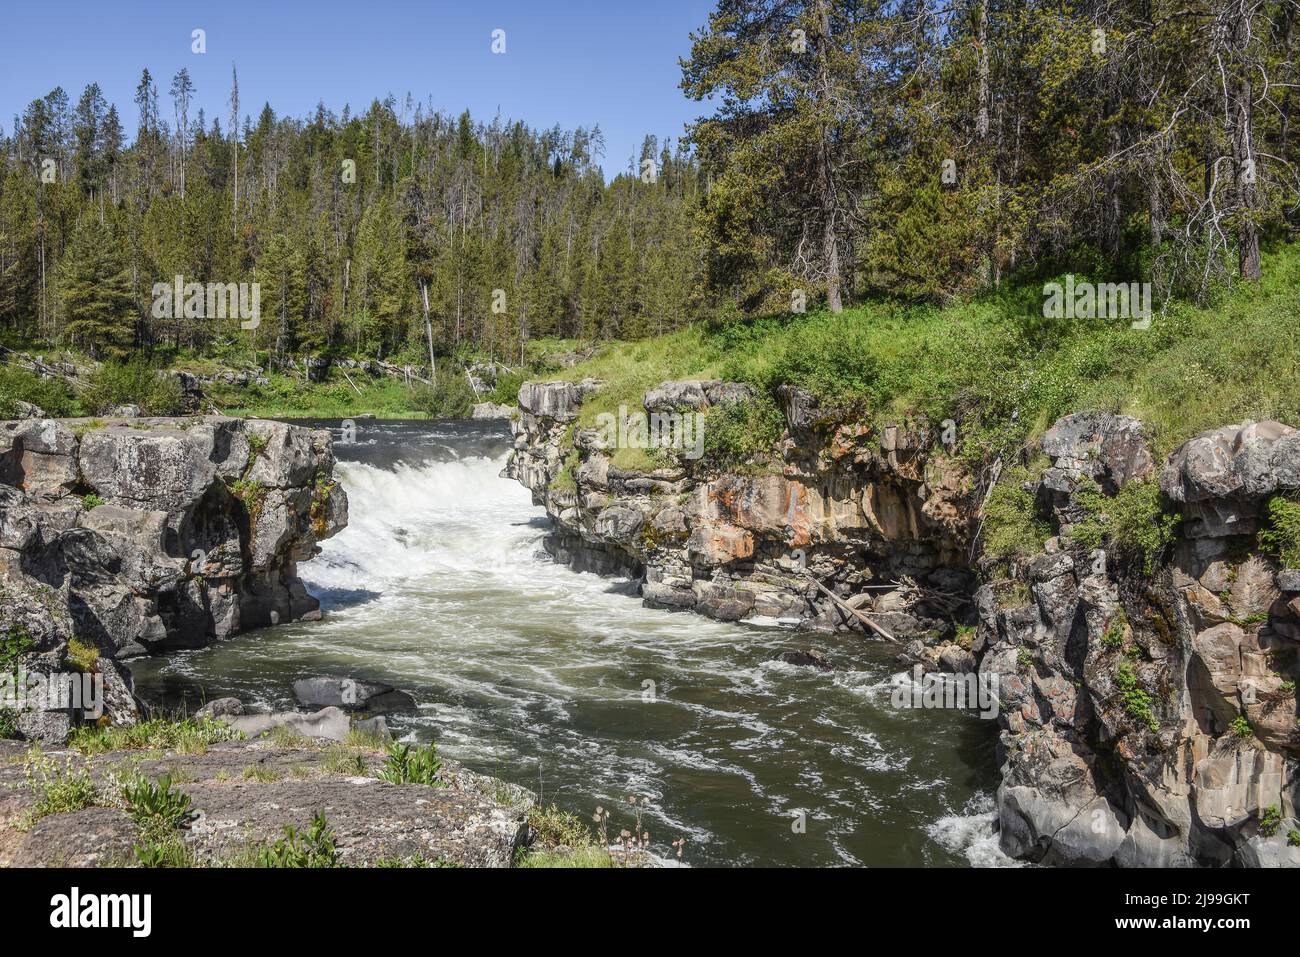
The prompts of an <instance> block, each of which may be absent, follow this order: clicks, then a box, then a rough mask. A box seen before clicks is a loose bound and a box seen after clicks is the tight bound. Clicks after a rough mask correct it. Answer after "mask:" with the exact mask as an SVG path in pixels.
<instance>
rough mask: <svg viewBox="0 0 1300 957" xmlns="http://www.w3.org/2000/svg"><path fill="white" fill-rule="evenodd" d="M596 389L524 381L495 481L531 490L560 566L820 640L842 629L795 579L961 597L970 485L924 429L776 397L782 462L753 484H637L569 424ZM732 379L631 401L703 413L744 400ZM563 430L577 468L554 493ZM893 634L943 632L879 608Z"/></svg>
mask: <svg viewBox="0 0 1300 957" xmlns="http://www.w3.org/2000/svg"><path fill="white" fill-rule="evenodd" d="M596 388H599V383H596V382H592V381H586V382H582V383H577V384H574V383H567V382H558V383H530V384H526V385H525V386H524V387H523V388H522V389H521V390H520V393H519V400H520V407H521V409H522V414H521V415H520V416H518V417H517V418H516V419H514V420H513V421H512V428H513V430H514V432H515V453H514V454H513V455H512V456H511V458H510V460H509V462H508V464H507V466H506V470H505V475H506V476H508V477H511V478H515V479H517V480H518V481H520V482H521V483H523V484H524V485H525V486H527V487H528V488H529V489H531V490H532V493H533V500H534V502H536V503H537V504H539V505H543V506H545V508H546V511H547V514H548V515H549V516H550V517H551V519H552V520H553V522H554V523H555V525H554V531H553V532H552V534H551V535H550V537H549V539H548V543H547V547H548V548H549V549H550V550H551V552H552V553H553V554H554V555H556V556H557V557H558V558H560V559H561V560H565V561H570V562H572V563H574V564H577V565H579V566H580V567H585V568H591V569H593V570H598V571H615V570H621V571H625V572H630V573H632V574H640V575H642V577H643V585H642V594H643V596H644V598H645V600H646V602H647V603H649V604H653V605H658V606H663V607H669V608H690V609H694V610H696V611H699V612H701V613H703V614H706V615H710V616H712V617H715V618H721V619H726V620H739V619H753V618H765V619H779V620H783V621H788V622H791V623H793V622H800V621H802V622H805V623H811V624H812V625H814V626H815V627H819V628H826V629H832V628H835V627H838V626H841V625H843V624H845V623H846V622H848V621H851V620H852V617H851V615H849V614H847V613H846V612H844V611H843V610H842V609H840V608H837V607H836V606H833V605H831V606H829V607H822V604H821V602H820V601H819V600H818V597H817V596H818V592H817V589H816V587H815V586H813V585H812V584H811V582H810V581H809V578H808V573H812V574H814V575H816V577H818V578H819V579H826V578H827V577H828V576H832V577H834V579H835V581H836V583H837V585H838V587H839V588H840V589H841V590H842V591H844V592H845V593H846V594H851V593H853V592H856V591H858V590H860V589H861V588H863V587H866V586H874V585H876V584H878V583H879V582H880V581H893V580H896V579H897V578H898V577H899V576H905V577H907V578H910V579H913V580H916V581H917V582H918V584H919V585H921V586H923V590H925V591H927V592H929V593H932V594H940V593H945V594H946V593H950V592H953V591H954V590H957V589H961V588H963V587H966V586H970V587H972V588H973V581H974V580H973V577H972V576H971V575H970V572H969V570H968V568H967V562H966V560H965V550H966V548H967V547H968V542H969V539H970V536H971V534H972V531H973V527H974V526H973V525H972V522H971V515H970V509H968V508H965V507H964V506H963V503H964V502H965V501H966V500H967V499H968V498H969V485H970V483H969V480H968V479H967V478H966V477H965V476H964V474H963V473H962V472H961V470H960V469H958V468H957V467H956V466H955V464H954V463H952V462H950V461H949V460H947V459H946V458H945V457H944V456H943V455H935V454H932V453H930V452H929V449H928V445H929V437H928V435H927V433H926V432H925V431H924V430H917V429H908V428H904V427H893V426H891V427H886V428H885V429H883V430H881V431H879V432H876V431H873V430H871V429H869V428H867V427H865V426H859V425H848V426H841V427H838V428H837V427H834V426H830V425H829V424H828V423H827V422H826V421H824V417H825V413H823V412H822V411H821V410H820V409H818V407H817V405H816V403H815V401H814V400H813V399H812V397H811V396H810V395H809V394H807V393H804V392H802V391H799V390H786V391H785V393H784V394H783V403H784V406H785V414H786V419H787V422H788V424H789V435H788V438H787V439H786V441H785V442H783V443H782V448H781V450H780V453H781V454H780V458H779V460H778V461H774V462H773V463H772V465H771V467H770V468H767V469H765V470H763V471H761V472H755V473H754V474H729V473H723V474H721V475H710V474H708V473H707V472H705V471H704V470H702V469H698V468H695V466H694V464H693V463H691V462H689V461H680V462H679V463H677V464H673V465H670V466H667V467H664V468H659V469H655V470H652V471H648V472H641V471H626V470H622V469H619V468H617V467H615V465H614V464H613V462H612V456H613V451H614V450H613V449H610V448H606V447H603V446H602V438H603V437H602V436H601V434H600V430H598V429H591V428H574V427H573V423H574V420H575V419H576V418H577V415H578V407H579V405H580V403H581V401H582V399H583V398H584V396H585V395H587V394H589V393H590V392H591V391H593V390H594V389H596ZM748 396H749V387H748V386H744V385H740V384H736V383H720V382H672V383H664V384H663V385H662V386H660V387H659V388H657V389H654V390H651V392H649V393H647V394H646V397H645V411H646V413H647V414H654V413H667V412H670V411H673V410H680V409H683V408H685V409H688V410H694V411H699V410H707V409H708V408H709V407H710V406H712V405H721V404H726V403H727V402H739V401H745V400H746V399H747V398H748ZM571 428H573V443H574V445H575V447H576V448H577V450H578V452H579V455H580V464H579V465H578V466H577V468H576V469H574V470H573V473H572V474H573V478H574V480H575V481H573V482H572V483H569V484H566V483H557V482H556V481H555V479H556V477H557V475H558V474H559V473H560V471H561V469H562V467H563V466H564V463H563V462H562V457H563V454H564V453H563V450H562V444H563V442H564V440H565V436H566V435H567V433H568V432H569V430H570V429H571ZM880 611H881V616H880V620H881V621H882V623H883V624H885V625H886V627H889V628H891V629H892V630H893V631H894V632H896V633H897V635H898V636H899V637H900V638H915V637H920V636H927V637H928V638H929V639H931V640H933V639H937V638H939V637H941V636H944V635H949V634H951V633H952V630H953V626H952V623H951V621H949V620H948V616H947V615H946V614H940V611H941V609H940V608H938V607H935V605H934V604H933V603H931V602H927V601H920V602H915V603H911V604H910V606H909V607H907V608H904V607H903V606H902V605H901V604H898V605H896V607H894V608H891V609H880Z"/></svg>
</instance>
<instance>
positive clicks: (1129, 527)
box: [1070, 480, 1181, 575]
mask: <svg viewBox="0 0 1300 957" xmlns="http://www.w3.org/2000/svg"><path fill="white" fill-rule="evenodd" d="M1076 497H1077V501H1078V503H1079V504H1080V505H1081V506H1082V507H1083V509H1084V511H1085V512H1086V513H1087V516H1086V518H1084V519H1083V520H1082V521H1079V522H1076V523H1075V524H1074V525H1073V526H1071V529H1070V534H1071V535H1072V536H1073V538H1074V539H1075V541H1077V542H1079V543H1080V544H1081V545H1083V546H1084V547H1085V548H1087V549H1089V550H1092V549H1096V548H1101V547H1102V545H1103V544H1104V543H1105V542H1110V543H1111V545H1113V546H1114V547H1115V548H1116V549H1118V550H1119V551H1120V552H1122V553H1125V554H1129V555H1133V556H1135V557H1136V558H1138V559H1139V560H1140V561H1141V562H1142V566H1143V570H1144V571H1145V572H1146V574H1148V575H1149V574H1151V572H1152V570H1153V568H1154V567H1155V563H1156V562H1157V561H1158V560H1159V558H1160V555H1161V554H1162V553H1163V552H1164V550H1165V549H1166V548H1167V547H1168V546H1169V544H1170V543H1171V542H1172V541H1173V540H1174V536H1175V534H1176V533H1177V531H1178V526H1179V524H1180V523H1181V519H1180V518H1179V517H1178V516H1177V515H1175V514H1174V513H1173V512H1172V511H1170V510H1169V509H1168V508H1167V506H1166V503H1165V501H1164V496H1163V495H1161V494H1160V486H1159V485H1158V484H1157V483H1156V482H1154V481H1146V482H1129V483H1128V484H1127V485H1125V486H1124V487H1123V488H1121V489H1120V490H1119V491H1118V492H1117V493H1116V494H1115V495H1113V496H1110V497H1107V496H1106V495H1105V494H1104V493H1103V492H1102V490H1101V488H1100V487H1099V486H1098V485H1097V483H1096V482H1093V481H1091V480H1088V481H1084V482H1080V484H1079V488H1078V490H1077V496H1076Z"/></svg>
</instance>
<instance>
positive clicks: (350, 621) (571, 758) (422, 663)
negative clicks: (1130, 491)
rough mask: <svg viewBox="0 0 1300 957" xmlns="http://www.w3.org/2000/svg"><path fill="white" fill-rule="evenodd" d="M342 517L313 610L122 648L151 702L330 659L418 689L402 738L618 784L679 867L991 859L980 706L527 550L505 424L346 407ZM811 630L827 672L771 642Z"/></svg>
mask: <svg viewBox="0 0 1300 957" xmlns="http://www.w3.org/2000/svg"><path fill="white" fill-rule="evenodd" d="M310 424H313V425H316V426H320V427H323V426H325V425H329V426H331V427H333V428H334V431H335V438H336V445H335V452H336V454H337V456H338V459H339V467H338V476H339V478H340V480H341V482H342V484H343V486H344V487H345V488H346V489H347V492H348V497H349V500H350V506H351V509H350V511H351V523H350V525H349V527H348V528H347V529H346V530H344V531H343V532H342V533H340V534H339V535H338V536H336V537H335V538H333V539H331V540H329V541H327V542H325V543H324V546H323V548H324V551H323V553H322V554H321V555H320V556H318V557H317V558H315V559H313V560H312V561H310V562H307V563H304V564H303V565H301V566H300V574H301V575H302V577H303V579H304V581H305V582H306V584H307V588H308V590H309V591H311V592H312V594H314V595H316V596H317V597H318V598H319V599H320V600H321V602H322V607H323V610H324V613H325V614H324V618H323V620H321V621H318V622H300V623H296V624H291V625H284V626H279V627H275V628H267V629H263V630H260V631H256V632H250V633H248V634H244V635H241V636H238V637H236V638H232V639H230V640H227V641H224V642H220V643H218V644H216V645H213V646H211V647H208V648H205V649H201V650H198V651H189V652H181V653H175V654H172V655H169V656H165V657H157V658H151V659H144V660H136V661H133V662H132V663H131V666H132V671H133V673H134V674H135V676H136V684H137V690H138V692H139V693H140V694H141V695H142V697H144V698H145V700H147V701H151V702H156V703H165V704H168V705H172V706H175V705H177V704H179V703H182V702H184V703H186V704H187V705H188V706H189V707H191V708H193V707H196V706H197V705H198V704H199V703H200V702H201V701H202V700H204V699H212V698H215V697H221V696H224V695H234V696H237V697H239V698H241V699H243V700H244V701H245V702H246V703H251V704H254V705H257V706H259V707H263V708H275V709H288V708H292V707H294V702H293V698H292V693H291V685H292V683H293V681H294V680H296V679H298V678H300V677H305V676H309V675H317V674H345V675H349V676H352V677H358V678H373V679H379V680H384V681H387V682H389V683H390V684H393V685H396V686H397V687H398V688H401V689H403V690H406V691H408V692H410V693H411V694H413V695H414V696H415V698H416V700H417V701H418V703H419V706H420V707H419V711H418V713H416V714H414V715H410V716H396V717H390V719H389V724H390V727H391V728H392V729H393V730H394V732H395V733H396V734H398V735H399V736H403V737H406V738H408V739H414V740H419V741H427V740H434V739H436V740H437V742H438V745H439V748H440V750H441V751H442V753H443V754H445V755H447V756H449V757H452V758H455V759H457V760H459V761H462V762H463V763H465V764H466V765H468V766H469V767H471V768H473V769H475V770H478V771H482V772H484V773H488V774H494V775H497V776H498V777H502V778H505V779H506V780H508V781H511V782H514V783H517V784H522V785H524V786H526V787H529V788H531V789H533V790H534V791H539V792H541V794H542V796H543V800H544V801H545V802H546V803H548V804H549V803H552V802H554V803H556V804H558V805H560V806H561V807H563V808H565V809H567V810H571V811H574V812H575V813H578V814H580V815H582V816H584V817H589V816H590V815H591V813H592V812H593V810H594V809H595V807H596V806H597V805H603V806H604V807H606V808H611V809H612V813H611V817H610V822H609V826H610V829H611V833H614V834H617V832H618V831H619V830H620V829H621V828H623V827H625V826H630V824H631V821H632V817H631V813H630V810H629V807H630V805H629V804H628V798H629V797H636V798H638V801H644V800H647V799H648V807H649V810H648V811H647V812H646V815H645V817H644V819H643V823H644V826H645V829H647V830H648V831H649V832H650V834H651V841H652V844H653V845H654V848H655V850H656V851H658V852H659V853H660V854H662V855H664V856H668V855H669V854H671V850H670V848H669V846H668V845H669V844H670V842H672V841H674V840H676V839H677V838H685V840H686V844H685V850H684V854H683V861H684V862H685V863H687V864H695V865H769V866H781V865H799V866H812V865H868V866H968V865H976V866H993V865H1001V864H1006V863H1009V862H1008V861H1007V860H1006V859H1005V858H1004V857H1003V856H1002V855H1001V854H1000V853H999V852H998V850H997V845H996V837H995V836H994V835H993V832H992V820H993V814H992V806H993V805H992V794H993V790H994V788H995V787H996V783H997V779H996V772H995V770H994V756H993V748H994V743H995V732H994V728H993V722H990V721H982V720H979V719H978V718H977V717H975V716H974V715H972V714H969V713H965V712H957V711H933V710H929V711H922V710H915V711H910V710H900V709H897V708H894V707H892V706H891V703H890V699H891V678H894V680H899V679H898V678H896V677H895V676H897V675H898V673H899V672H901V671H902V668H901V666H900V665H899V664H898V663H897V662H896V661H895V660H894V651H893V650H892V649H891V648H890V647H889V646H887V645H885V644H883V643H880V642H873V641H871V640H869V639H867V638H865V637H863V636H860V635H839V636H825V635H811V634H805V633H800V632H797V631H794V630H790V629H780V628H760V627H754V626H749V625H740V624H725V623H721V622H715V621H712V620H710V619H707V618H703V617H700V616H697V615H694V614H689V613H673V612H668V611H661V610H654V609H649V608H643V607H642V606H641V601H640V599H639V598H638V597H637V595H636V588H635V584H634V583H631V582H627V581H620V580H617V579H608V578H601V577H598V576H596V575H591V574H578V573H575V572H573V571H571V570H570V569H569V568H567V567H564V566H561V565H557V564H554V563H553V562H551V561H550V560H549V559H548V558H547V556H546V554H545V552H544V551H543V550H542V544H541V542H542V536H543V534H544V532H545V529H546V519H545V516H544V515H543V512H542V509H540V508H538V507H535V506H533V505H532V503H531V501H530V497H529V493H528V491H527V490H526V489H524V488H523V487H521V486H520V485H518V484H516V483H515V482H512V481H508V480H506V479H502V478H500V477H498V473H499V472H500V470H501V468H502V466H503V464H504V462H505V456H506V451H507V449H508V448H509V434H508V430H507V429H506V427H505V426H504V424H501V423H478V422H433V423H429V422H418V423H415V422H367V421H361V422H358V423H357V434H356V440H355V441H354V442H352V443H348V444H342V443H339V442H337V440H338V439H340V437H341V433H340V430H339V427H338V426H339V424H338V423H337V422H331V423H310ZM809 648H817V649H819V650H821V651H823V652H824V653H825V654H826V655H827V656H828V658H830V660H831V661H832V662H833V663H834V664H835V665H836V666H837V669H836V670H835V671H833V672H823V671H819V670H816V669H812V668H802V667H797V666H794V665H789V664H786V663H784V662H778V661H773V660H772V657H773V655H775V654H776V653H777V652H780V651H784V650H806V649H809Z"/></svg>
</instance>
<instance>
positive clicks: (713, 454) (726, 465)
mask: <svg viewBox="0 0 1300 957" xmlns="http://www.w3.org/2000/svg"><path fill="white" fill-rule="evenodd" d="M784 427H785V420H784V419H783V418H782V415H781V410H780V408H778V407H777V404H776V402H774V401H773V400H772V398H771V396H768V395H765V394H760V395H759V396H757V397H756V398H755V399H754V401H752V402H734V403H732V404H730V405H724V406H722V407H720V408H713V409H710V410H709V411H708V413H707V414H706V415H705V418H704V426H703V428H704V456H703V459H702V461H703V464H704V466H705V467H706V468H708V469H712V470H716V471H719V472H740V473H745V472H749V471H752V470H753V469H754V462H755V460H759V461H761V460H762V459H763V458H765V457H766V456H767V455H768V454H769V453H770V451H771V449H772V447H773V446H775V445H776V443H777V440H778V439H780V438H781V430H782V429H783V428H784Z"/></svg>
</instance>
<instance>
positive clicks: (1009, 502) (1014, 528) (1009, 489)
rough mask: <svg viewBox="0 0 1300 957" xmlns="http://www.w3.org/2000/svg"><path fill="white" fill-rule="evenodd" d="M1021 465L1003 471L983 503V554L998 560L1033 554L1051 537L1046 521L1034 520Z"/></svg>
mask: <svg viewBox="0 0 1300 957" xmlns="http://www.w3.org/2000/svg"><path fill="white" fill-rule="evenodd" d="M1031 478H1032V476H1031V475H1030V473H1029V470H1028V469H1026V468H1025V467H1024V466H1020V465H1017V466H1014V467H1012V468H1010V469H1007V470H1006V472H1005V473H1004V474H1003V475H1002V477H1001V478H1000V479H999V480H998V484H997V485H995V486H994V487H993V490H992V491H991V492H990V493H989V496H988V499H987V501H986V502H985V503H984V524H983V535H982V538H983V541H984V554H986V555H988V556H989V557H991V558H996V559H999V560H1003V561H1005V560H1010V559H1016V558H1028V557H1029V556H1031V555H1036V554H1037V553H1038V552H1039V551H1040V550H1041V549H1042V547H1043V543H1044V542H1046V541H1047V539H1048V538H1050V537H1051V534H1052V530H1051V527H1050V526H1049V525H1048V524H1047V522H1045V521H1043V520H1042V519H1040V518H1039V517H1038V508H1037V506H1036V505H1035V504H1034V497H1033V495H1031V494H1030V493H1029V492H1028V491H1027V490H1026V488H1025V484H1026V483H1027V482H1029V481H1030V480H1031Z"/></svg>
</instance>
